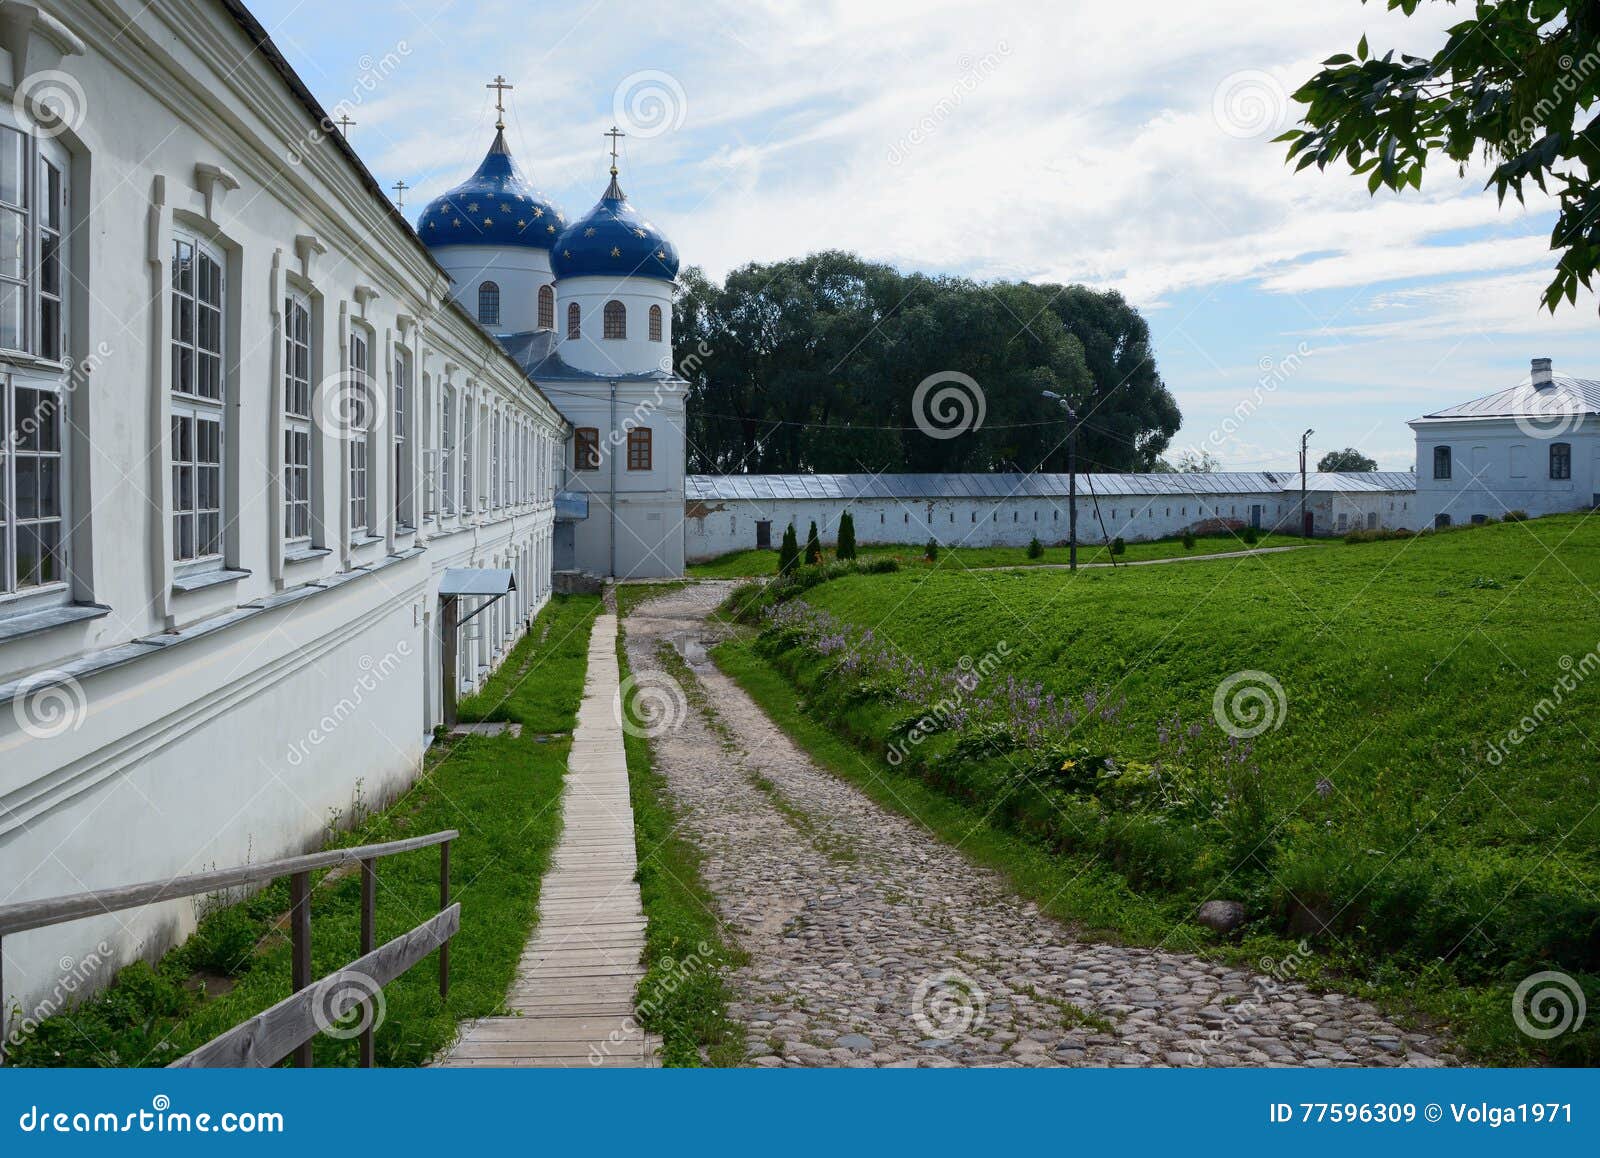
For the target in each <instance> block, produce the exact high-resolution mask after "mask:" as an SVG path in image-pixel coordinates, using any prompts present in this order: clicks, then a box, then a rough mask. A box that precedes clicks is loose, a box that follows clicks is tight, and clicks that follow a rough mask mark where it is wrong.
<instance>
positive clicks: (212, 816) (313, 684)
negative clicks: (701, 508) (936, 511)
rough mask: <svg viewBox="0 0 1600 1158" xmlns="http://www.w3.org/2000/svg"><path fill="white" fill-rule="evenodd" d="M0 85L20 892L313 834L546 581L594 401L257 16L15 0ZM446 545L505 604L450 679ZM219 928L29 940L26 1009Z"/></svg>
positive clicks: (586, 301)
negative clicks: (70, 966) (329, 111)
mask: <svg viewBox="0 0 1600 1158" xmlns="http://www.w3.org/2000/svg"><path fill="white" fill-rule="evenodd" d="M0 97H3V98H4V99H3V100H0V225H3V226H4V236H5V238H6V239H7V242H8V252H10V254H11V256H10V257H9V258H8V260H7V261H6V262H4V263H3V264H0V429H3V431H4V433H5V442H4V444H3V446H0V513H3V522H0V900H4V901H10V902H15V901H23V900H30V899H38V898H44V897H53V896H60V895H63V894H69V893H76V892H81V891H84V890H88V889H96V888H104V887H111V886H116V885H124V884H131V883H135V882H139V881H148V880H160V879H166V878H169V877H171V876H175V875H179V874H183V873H190V872H197V871H201V870H203V869H208V868H213V867H217V868H227V867H231V866H235V865H240V864H244V863H246V862H248V861H252V860H255V861H259V860H262V859H269V858H272V857H276V856H282V855H289V854H293V853H297V852H301V851H304V850H305V849H306V848H307V847H308V846H311V845H315V844H317V843H319V842H320V840H321V839H322V836H323V834H324V830H325V825H326V823H327V820H328V815H329V812H330V810H344V811H346V812H348V811H349V810H350V808H351V805H352V802H353V800H354V799H355V798H356V796H357V795H358V793H359V795H360V796H361V797H362V798H363V799H364V800H365V801H366V802H367V803H369V804H380V803H382V802H383V801H385V800H386V799H388V798H389V797H391V796H392V795H393V794H395V793H396V792H397V791H399V790H400V789H402V788H403V787H405V786H407V785H409V784H410V783H411V782H412V780H413V779H414V777H415V776H416V775H417V773H418V771H419V769H420V768H421V764H422V759H423V753H424V750H425V748H426V746H427V743H428V741H429V738H430V734H431V730H432V729H433V727H434V726H435V725H436V724H437V723H439V722H440V719H441V714H442V708H443V700H444V694H443V693H444V687H445V684H446V683H447V682H453V683H454V684H455V686H456V687H457V688H458V689H460V690H468V689H471V688H473V687H475V686H477V685H478V684H479V683H480V681H481V680H482V679H483V678H484V676H485V675H486V674H487V673H488V672H489V671H490V670H491V669H493V667H494V666H495V664H496V663H497V662H498V660H499V659H500V657H502V656H503V655H504V654H505V652H506V650H507V649H508V648H509V647H510V646H511V645H512V644H513V643H514V642H515V641H516V640H517V638H518V637H519V635H520V634H521V633H522V632H523V630H524V628H525V625H526V624H527V622H528V621H529V620H530V618H531V617H532V615H533V614H534V613H535V612H536V611H537V610H538V608H539V607H540V606H541V605H543V603H544V602H545V601H546V599H547V598H548V596H549V593H550V590H551V565H552V554H553V552H554V549H555V540H556V536H557V533H558V526H557V523H556V503H555V498H556V493H557V490H558V488H559V480H560V479H561V477H562V476H563V473H564V472H563V462H564V460H565V455H566V454H567V447H568V444H569V443H570V442H571V439H572V424H571V423H570V422H569V421H568V420H567V418H566V417H564V415H563V413H562V407H561V406H560V405H559V404H555V403H553V402H552V399H551V396H550V395H549V394H547V393H545V392H543V391H541V390H540V388H539V387H538V386H537V385H535V383H534V382H533V381H531V380H530V379H529V377H528V376H527V372H526V370H527V366H526V363H525V361H523V360H519V358H517V357H515V356H513V354H512V353H510V352H508V350H507V349H506V348H505V347H504V346H502V345H501V344H500V343H499V342H497V341H496V340H495V339H494V337H492V336H491V334H489V333H488V332H486V331H485V329H484V327H483V326H482V325H480V324H479V321H478V317H479V313H478V312H475V311H473V310H471V309H470V308H469V309H463V308H462V307H461V305H459V304H458V303H457V300H456V298H457V296H459V294H460V293H461V292H462V291H461V289H460V287H459V286H453V285H452V283H451V278H450V273H449V271H448V269H447V268H446V267H444V266H442V265H441V264H440V262H439V260H438V259H437V258H436V257H435V252H438V253H441V254H442V253H448V252H449V251H448V250H445V249H441V250H438V251H434V250H431V249H430V248H429V247H428V246H426V245H424V244H423V243H422V242H421V241H420V240H419V238H418V236H417V234H416V233H415V232H414V231H413V229H412V228H411V226H410V225H409V224H408V223H407V222H406V221H405V220H404V219H403V218H402V217H401V216H400V215H399V214H398V212H397V211H396V210H395V209H394V208H393V206H392V205H391V203H390V202H389V200H388V199H387V198H386V197H385V196H384V194H383V191H382V190H381V189H380V188H379V187H378V185H377V183H376V182H375V181H374V179H373V178H372V176H371V175H370V174H369V173H368V171H367V170H366V168H365V167H364V166H363V165H362V164H361V162H360V161H359V160H358V159H357V157H356V156H355V154H354V153H353V152H352V151H351V149H350V148H349V147H348V146H347V145H346V143H345V141H344V139H343V138H342V137H341V136H340V135H339V134H338V132H337V131H336V130H334V129H333V128H332V126H331V125H330V124H329V123H328V120H327V115H326V113H325V112H324V111H323V110H322V109H321V108H320V107H319V106H318V105H317V103H316V101H315V100H314V99H313V98H312V97H311V95H310V94H309V92H308V91H307V90H306V88H305V86H304V85H303V84H302V83H301V82H300V80H299V79H298V78H297V77H296V76H295V75H294V73H293V72H292V70H291V69H290V68H289V66H288V65H287V64H286V63H285V62H284V60H283V58H282V57H281V56H280V55H279V53H278V51H277V50H276V48H274V46H273V45H272V43H271V41H270V40H269V38H268V37H267V34H266V33H265V32H264V30H263V29H262V28H261V26H260V25H259V24H257V23H256V21H255V20H254V19H253V18H252V17H251V16H250V15H249V13H248V12H246V11H245V9H244V8H243V7H241V6H240V5H238V4H237V3H232V2H222V0H204V2H199V0H197V2H194V3H184V4H174V3H157V4H148V3H143V2H141V0H51V2H50V4H49V5H48V9H46V8H42V7H36V6H34V5H33V4H29V3H15V2H11V0H6V2H5V3H4V4H3V5H0ZM495 155H499V154H492V156H495ZM602 204H603V205H609V204H610V202H603V203H602ZM619 215H620V213H619ZM13 242H14V248H13ZM522 252H523V251H520V250H519V251H516V254H514V255H507V256H506V258H505V261H506V262H507V263H508V264H507V266H506V268H505V269H504V272H501V271H500V269H499V267H496V272H497V274H498V276H501V277H502V278H505V279H506V280H507V281H508V282H512V281H514V280H515V278H516V277H518V276H526V277H530V278H531V277H533V276H535V275H534V274H532V273H524V272H523V270H522V269H521V268H520V267H519V268H517V269H513V268H511V266H510V264H509V263H510V262H511V260H512V256H520V254H521V253H522ZM527 252H528V253H530V254H533V255H534V256H532V257H530V258H529V259H528V260H527V261H526V262H525V265H526V266H527V268H528V269H529V270H542V269H547V265H546V264H543V263H544V261H545V258H546V256H547V254H546V251H545V250H542V249H541V250H537V251H527ZM575 253H576V251H575ZM675 262H676V259H675V258H674V259H673V261H672V263H671V267H672V268H675ZM668 268H669V267H668V266H667V265H662V266H661V267H660V270H659V276H657V277H656V280H653V281H651V280H646V281H645V283H644V288H643V289H640V290H639V291H638V292H634V291H633V290H632V289H631V288H629V287H632V286H633V285H634V284H635V283H634V282H633V281H630V280H629V279H627V278H626V277H624V278H622V279H621V285H622V286H623V287H624V288H625V289H628V292H627V294H626V299H625V300H626V301H627V302H628V304H629V308H630V309H637V310H640V311H646V312H641V313H639V314H637V320H635V317H630V318H629V319H628V321H629V324H630V325H636V326H638V327H640V328H641V332H648V327H649V325H650V323H649V321H648V319H647V304H649V303H653V302H654V301H656V300H657V299H659V298H660V296H661V293H662V292H663V291H661V290H659V289H657V288H656V287H658V286H661V285H665V284H666V282H665V280H663V278H664V277H665V276H666V274H667V270H668ZM600 284H604V283H603V282H602V283H598V284H597V282H596V281H595V278H594V276H593V274H592V273H591V274H590V276H589V277H587V278H586V279H582V280H581V282H580V283H579V286H578V288H575V289H574V291H573V292H572V293H571V294H569V295H568V297H567V298H566V299H564V300H563V308H565V307H567V306H568V305H569V304H570V308H571V309H573V310H576V311H579V312H580V314H581V315H582V316H581V321H580V323H579V324H580V326H581V328H583V329H584V330H585V331H587V330H588V328H589V327H591V326H592V327H596V328H602V327H603V326H604V324H605V323H604V322H603V320H602V319H603V315H604V313H605V309H606V306H605V304H604V302H603V301H602V300H601V299H602V297H603V296H604V295H603V292H602V290H601V289H600V288H599V285H600ZM470 291H471V292H472V293H479V292H481V286H480V285H479V284H478V283H477V282H474V283H473V285H472V286H471V287H470ZM619 292H620V291H619ZM503 300H504V301H505V302H506V303H507V306H508V307H510V306H512V305H513V304H514V303H515V304H516V308H519V309H520V308H522V307H521V304H520V303H518V299H517V296H516V294H515V293H513V292H507V293H506V294H505V296H504V299H503ZM530 300H536V299H533V298H530ZM535 308H537V307H535ZM519 316H520V315H519ZM645 340H646V341H648V340H649V339H648V338H646V339H645ZM663 340H665V339H663ZM630 348H632V347H631V346H630ZM574 361H575V363H576V364H577V365H579V366H581V367H582V372H583V373H584V374H596V373H597V371H598V368H599V367H600V365H601V362H600V358H599V355H598V354H593V353H591V354H588V355H587V356H583V357H578V358H575V359H574ZM597 380H598V381H599V382H600V383H601V388H600V389H601V393H602V394H603V393H605V392H606V389H608V388H609V386H610V381H611V380H610V379H609V378H606V377H604V376H603V375H600V376H598V379H597ZM589 381H590V380H589V379H585V382H586V383H588V382H589ZM626 383H627V387H626V390H625V389H624V386H625V382H624V381H623V380H619V381H618V382H617V390H618V392H619V394H626V393H627V390H631V389H632V388H633V387H632V385H631V383H632V380H631V379H629V380H626ZM627 396H629V397H631V394H628V395H627ZM657 453H658V454H659V453H660V452H659V451H658V452H657ZM652 461H653V462H654V461H655V460H652ZM674 462H677V463H681V456H680V457H679V458H678V459H677V460H672V459H670V458H669V459H667V460H666V461H661V462H659V463H657V464H656V465H657V473H654V474H652V475H651V481H652V485H654V484H657V483H659V484H661V485H669V484H670V483H671V480H672V478H673V475H672V471H673V469H675V467H674ZM678 469H681V467H679V468H678ZM679 501H680V502H681V499H680V500H679ZM619 554H620V551H619ZM456 568H479V569H493V570H494V571H495V573H496V574H497V575H499V576H500V577H501V579H502V580H503V587H504V588H505V589H508V590H507V591H506V595H505V597H504V598H502V599H500V600H499V601H498V602H497V603H495V604H494V605H493V606H492V607H490V608H489V610H487V611H486V612H484V613H483V614H481V615H478V616H477V617H475V618H474V619H472V621H471V623H470V624H468V625H467V627H466V628H465V629H463V631H462V633H461V637H460V643H461V646H460V650H459V656H458V668H457V670H455V671H452V672H442V671H441V654H442V648H441V643H442V640H441V637H440V619H441V615H440V607H441V604H440V594H439V592H440V585H441V582H442V581H443V580H444V577H445V576H446V574H447V573H448V572H449V571H451V569H456ZM513 584H514V590H509V588H511V586H512V585H513ZM194 919H195V914H194V909H193V907H192V906H191V904H190V903H189V902H188V901H178V902H173V903H170V904H165V905H159V906H154V907H151V908H149V909H145V910H140V911H138V912H134V913H123V914H118V915H117V916H116V917H106V918H103V919H86V920H82V921H75V922H71V923H68V924H64V925H58V926H55V927H53V928H48V929H41V930H36V931H33V932H28V933H22V934H18V935H15V936H12V937H9V938H7V939H6V940H5V942H4V945H3V952H4V970H3V993H0V1001H3V1003H4V1005H5V1007H6V1008H8V1009H10V1008H14V1007H15V1006H16V1005H17V1004H20V1005H22V1006H23V1007H24V1008H31V1007H32V1003H33V1000H35V999H37V998H38V996H40V995H41V994H42V993H44V992H46V991H48V990H49V988H50V987H51V986H52V985H54V984H56V983H57V981H58V980H59V977H58V969H57V966H56V963H57V962H58V961H59V960H60V959H62V958H64V957H72V958H75V959H79V960H82V959H84V957H85V955H86V954H87V953H90V952H91V951H93V950H94V947H95V946H97V945H98V944H99V943H100V942H102V941H104V942H106V943H107V944H108V945H109V946H111V948H112V953H111V955H110V958H111V959H109V960H107V961H106V965H107V966H108V967H114V966H116V965H120V964H122V963H123V962H126V961H128V960H130V959H131V958H133V957H135V956H137V955H141V954H142V955H150V954H154V953H156V952H159V951H160V950H162V949H164V948H165V947H167V946H168V945H170V944H172V943H173V941H175V940H176V939H178V938H181V937H182V936H184V935H185V934H186V933H187V932H188V930H189V929H190V928H192V926H193V923H194Z"/></svg>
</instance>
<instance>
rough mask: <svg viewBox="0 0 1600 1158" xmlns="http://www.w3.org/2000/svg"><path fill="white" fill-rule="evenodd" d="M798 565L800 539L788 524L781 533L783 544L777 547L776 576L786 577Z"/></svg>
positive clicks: (791, 525)
mask: <svg viewBox="0 0 1600 1158" xmlns="http://www.w3.org/2000/svg"><path fill="white" fill-rule="evenodd" d="M799 564H800V539H799V537H798V536H796V535H795V533H794V524H793V523H790V524H789V526H788V528H787V529H786V530H785V531H784V532H783V542H782V543H780V544H779V545H778V574H780V575H787V574H789V572H791V571H793V570H794V569H795V568H796V567H797V566H799Z"/></svg>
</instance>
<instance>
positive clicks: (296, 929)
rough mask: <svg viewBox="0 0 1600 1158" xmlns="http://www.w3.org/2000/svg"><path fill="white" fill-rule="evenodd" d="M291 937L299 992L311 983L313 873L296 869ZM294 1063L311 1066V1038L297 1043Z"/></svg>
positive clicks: (294, 985)
mask: <svg viewBox="0 0 1600 1158" xmlns="http://www.w3.org/2000/svg"><path fill="white" fill-rule="evenodd" d="M289 939H290V946H291V956H290V965H289V988H290V989H291V990H293V991H294V992H295V993H298V992H300V990H302V989H304V988H305V987H306V986H308V985H310V984H311V874H310V873H309V872H303V873H295V874H294V875H293V876H291V877H290V878H289ZM291 1057H292V1058H293V1062H294V1065H296V1066H298V1067H299V1068H301V1069H310V1068H311V1065H312V1060H311V1040H310V1039H309V1038H308V1039H307V1040H306V1041H304V1042H302V1043H301V1044H299V1045H297V1046H295V1048H294V1052H293V1054H292V1055H291Z"/></svg>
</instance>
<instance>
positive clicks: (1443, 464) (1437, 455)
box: [1433, 446, 1450, 478]
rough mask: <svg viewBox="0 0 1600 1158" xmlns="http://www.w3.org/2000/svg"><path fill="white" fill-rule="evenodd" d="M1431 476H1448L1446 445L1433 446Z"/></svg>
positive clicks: (1448, 462)
mask: <svg viewBox="0 0 1600 1158" xmlns="http://www.w3.org/2000/svg"><path fill="white" fill-rule="evenodd" d="M1433 477H1434V478H1449V477H1450V448H1449V447H1448V446H1436V447H1434V448H1433Z"/></svg>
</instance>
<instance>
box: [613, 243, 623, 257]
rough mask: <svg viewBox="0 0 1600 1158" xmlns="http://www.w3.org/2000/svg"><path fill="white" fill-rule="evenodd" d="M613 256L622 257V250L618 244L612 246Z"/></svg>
mask: <svg viewBox="0 0 1600 1158" xmlns="http://www.w3.org/2000/svg"><path fill="white" fill-rule="evenodd" d="M611 256H612V257H621V256H622V250H620V249H618V248H617V247H616V246H614V245H613V246H612V247H611Z"/></svg>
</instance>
